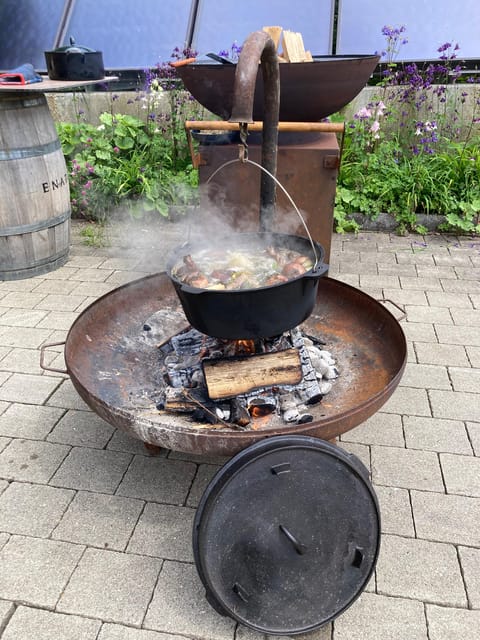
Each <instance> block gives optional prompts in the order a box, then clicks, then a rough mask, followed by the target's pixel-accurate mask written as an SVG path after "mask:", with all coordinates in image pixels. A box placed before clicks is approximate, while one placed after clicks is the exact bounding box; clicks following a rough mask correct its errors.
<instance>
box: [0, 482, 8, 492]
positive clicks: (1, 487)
mask: <svg viewBox="0 0 480 640" xmlns="http://www.w3.org/2000/svg"><path fill="white" fill-rule="evenodd" d="M9 484H10V483H9V482H7V481H6V480H0V495H2V493H3V492H4V491H5V489H6V488H7V487H8V486H9Z"/></svg>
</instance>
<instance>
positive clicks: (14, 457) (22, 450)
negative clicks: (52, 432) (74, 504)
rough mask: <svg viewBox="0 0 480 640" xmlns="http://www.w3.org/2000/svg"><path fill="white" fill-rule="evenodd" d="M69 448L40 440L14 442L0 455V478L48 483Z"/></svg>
mask: <svg viewBox="0 0 480 640" xmlns="http://www.w3.org/2000/svg"><path fill="white" fill-rule="evenodd" d="M68 452H69V447H65V446H63V445H60V444H51V443H50V442H41V441H39V440H17V439H15V440H12V441H11V443H10V444H9V445H8V447H6V448H5V449H4V450H3V451H2V453H1V454H0V477H2V478H6V479H8V480H20V481H24V482H39V483H42V482H48V481H49V480H50V478H51V477H52V476H53V474H54V473H55V471H56V470H57V469H58V467H59V466H60V464H61V463H62V461H63V459H64V458H65V456H66V455H67V454H68Z"/></svg>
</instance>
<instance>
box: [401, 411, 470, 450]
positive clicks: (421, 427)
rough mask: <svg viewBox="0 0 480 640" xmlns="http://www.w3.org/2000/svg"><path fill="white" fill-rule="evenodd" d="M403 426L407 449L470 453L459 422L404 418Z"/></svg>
mask: <svg viewBox="0 0 480 640" xmlns="http://www.w3.org/2000/svg"><path fill="white" fill-rule="evenodd" d="M403 424H404V432H405V440H406V443H407V448H408V449H423V450H427V451H439V452H440V451H443V452H448V453H460V454H465V455H468V454H471V453H472V447H471V445H470V442H469V439H468V434H467V430H466V428H465V425H464V424H463V422H460V421H459V420H439V419H438V418H420V417H418V416H404V418H403Z"/></svg>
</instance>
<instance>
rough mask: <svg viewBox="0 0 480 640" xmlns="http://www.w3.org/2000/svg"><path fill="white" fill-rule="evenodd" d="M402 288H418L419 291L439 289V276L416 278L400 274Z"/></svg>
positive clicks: (440, 287)
mask: <svg viewBox="0 0 480 640" xmlns="http://www.w3.org/2000/svg"><path fill="white" fill-rule="evenodd" d="M400 286H401V287H402V289H408V290H410V289H413V290H415V289H418V290H419V291H425V292H426V291H441V290H442V285H441V284H440V279H439V278H418V277H414V276H400Z"/></svg>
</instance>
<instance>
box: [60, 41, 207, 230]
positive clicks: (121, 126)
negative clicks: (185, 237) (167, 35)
mask: <svg viewBox="0 0 480 640" xmlns="http://www.w3.org/2000/svg"><path fill="white" fill-rule="evenodd" d="M187 55H192V52H191V51H189V50H184V51H179V50H178V49H176V50H175V51H174V52H173V58H175V59H179V58H181V57H183V56H187ZM117 99H118V95H116V94H113V95H112V96H111V108H110V111H109V112H104V113H102V114H101V115H100V118H99V121H100V124H98V125H97V126H95V125H93V124H89V123H87V122H85V121H83V119H82V117H81V116H82V114H79V117H78V119H77V122H75V123H59V124H58V125H57V129H58V133H59V138H60V141H61V143H62V149H63V152H64V155H65V158H66V161H67V168H68V171H69V176H70V191H71V202H72V215H73V216H74V217H81V218H84V219H86V220H90V221H97V222H104V221H106V219H107V218H108V216H109V215H110V213H111V211H112V210H113V209H115V208H117V207H118V206H119V205H122V207H123V208H126V209H128V211H129V213H130V214H132V215H135V216H136V215H141V214H142V213H143V212H146V211H153V212H157V213H159V214H160V215H162V216H163V217H167V216H168V215H169V213H170V211H171V208H172V206H175V208H176V210H177V211H178V208H179V207H180V208H181V207H183V208H185V207H187V206H188V205H189V204H191V203H192V202H194V201H195V199H196V197H197V196H196V189H195V187H196V186H197V181H198V176H197V172H196V170H195V169H194V168H193V166H192V162H191V158H190V152H189V149H188V144H187V140H186V136H185V131H184V129H183V122H184V120H185V119H186V117H187V115H188V116H192V115H194V110H195V108H197V109H198V105H196V103H194V101H193V99H192V98H191V96H190V94H188V93H187V92H185V91H184V89H183V86H182V84H181V83H180V81H179V80H177V78H176V76H175V72H174V69H173V68H172V67H171V66H170V65H169V64H168V63H164V64H161V65H157V67H155V68H154V69H153V70H147V72H146V84H145V88H144V90H143V91H142V92H139V93H138V94H137V96H136V97H135V98H134V99H131V100H129V102H137V103H138V107H139V109H138V116H133V115H128V114H124V113H117V112H116V109H115V107H116V103H117ZM142 116H143V117H142Z"/></svg>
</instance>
